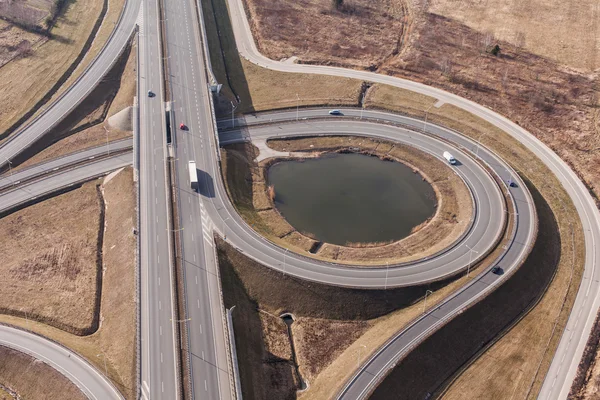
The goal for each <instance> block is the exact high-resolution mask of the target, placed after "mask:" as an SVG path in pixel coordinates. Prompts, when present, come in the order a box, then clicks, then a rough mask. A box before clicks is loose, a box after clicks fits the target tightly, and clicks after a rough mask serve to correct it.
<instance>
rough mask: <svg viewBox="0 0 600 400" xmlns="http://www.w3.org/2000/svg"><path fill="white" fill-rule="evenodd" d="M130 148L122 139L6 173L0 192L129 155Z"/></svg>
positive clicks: (1, 182)
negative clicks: (95, 162) (96, 161)
mask: <svg viewBox="0 0 600 400" xmlns="http://www.w3.org/2000/svg"><path fill="white" fill-rule="evenodd" d="M131 148H132V140H131V139H123V140H119V141H115V142H110V143H109V144H108V146H106V145H102V146H97V147H93V148H90V149H85V150H81V151H78V152H74V153H70V154H67V155H65V156H62V157H58V158H55V159H52V160H49V161H47V162H42V163H39V164H35V165H32V166H30V167H27V168H24V169H21V170H18V171H16V172H11V171H8V173H6V174H4V175H3V176H1V177H0V191H3V190H5V189H8V188H11V187H13V186H15V185H19V184H22V183H25V182H27V181H30V180H33V179H38V178H40V177H43V176H44V175H47V174H53V173H56V171H58V170H62V169H66V168H76V167H77V166H79V165H81V164H82V163H88V162H90V161H91V160H95V159H100V158H105V157H109V156H110V155H111V154H112V155H113V156H114V155H120V154H121V153H125V152H127V153H131ZM130 158H131V156H130Z"/></svg>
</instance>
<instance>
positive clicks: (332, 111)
mask: <svg viewBox="0 0 600 400" xmlns="http://www.w3.org/2000/svg"><path fill="white" fill-rule="evenodd" d="M329 115H344V114H342V112H341V111H340V110H331V111H329Z"/></svg>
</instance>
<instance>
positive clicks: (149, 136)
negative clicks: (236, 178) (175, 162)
mask: <svg viewBox="0 0 600 400" xmlns="http://www.w3.org/2000/svg"><path fill="white" fill-rule="evenodd" d="M142 11H143V14H142V17H141V22H140V29H139V35H140V36H139V39H140V41H139V43H140V48H139V58H138V62H139V69H138V99H139V104H140V114H139V115H140V120H139V126H140V132H139V136H138V137H137V138H136V139H137V140H138V141H139V151H140V153H139V160H140V165H139V169H140V170H139V172H140V179H139V193H140V204H139V216H140V236H139V242H140V268H141V271H140V278H141V279H140V288H141V293H140V295H141V299H140V301H141V314H140V319H141V321H140V326H141V352H142V354H141V375H142V376H141V393H142V397H143V398H144V399H177V398H180V397H181V391H180V388H181V386H180V379H179V375H178V373H179V369H178V357H177V349H178V346H179V345H178V341H177V337H176V330H175V324H178V323H179V322H177V314H176V313H175V303H174V293H173V290H174V286H173V285H174V279H173V273H174V272H173V271H174V270H173V253H172V249H173V244H172V241H171V237H172V235H171V231H170V230H171V225H170V222H169V195H168V190H169V187H168V183H167V182H168V180H167V162H168V161H167V159H168V154H169V149H168V148H167V138H166V117H165V104H164V102H163V98H164V87H163V71H162V53H161V50H160V48H161V46H160V40H161V36H160V19H161V15H160V12H159V7H158V1H156V0H146V1H144V3H143V7H142ZM148 92H150V93H152V94H153V95H148Z"/></svg>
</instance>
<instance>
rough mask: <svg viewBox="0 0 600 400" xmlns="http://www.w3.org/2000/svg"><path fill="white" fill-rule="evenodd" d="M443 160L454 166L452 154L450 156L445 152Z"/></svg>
mask: <svg viewBox="0 0 600 400" xmlns="http://www.w3.org/2000/svg"><path fill="white" fill-rule="evenodd" d="M444 158H445V159H446V161H448V162H449V163H450V164H452V165H454V164H456V158H454V156H453V155H452V154H450V153H449V152H447V151H445V152H444Z"/></svg>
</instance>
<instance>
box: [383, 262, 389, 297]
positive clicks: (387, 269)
mask: <svg viewBox="0 0 600 400" xmlns="http://www.w3.org/2000/svg"><path fill="white" fill-rule="evenodd" d="M389 271H390V262H389V261H386V262H385V286H384V287H383V290H387V278H388V272H389Z"/></svg>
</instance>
